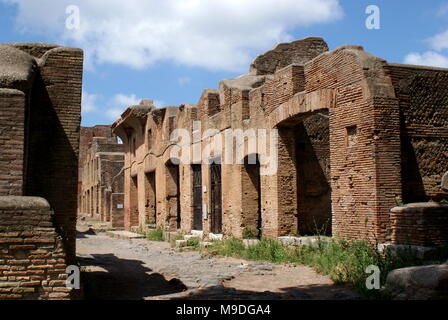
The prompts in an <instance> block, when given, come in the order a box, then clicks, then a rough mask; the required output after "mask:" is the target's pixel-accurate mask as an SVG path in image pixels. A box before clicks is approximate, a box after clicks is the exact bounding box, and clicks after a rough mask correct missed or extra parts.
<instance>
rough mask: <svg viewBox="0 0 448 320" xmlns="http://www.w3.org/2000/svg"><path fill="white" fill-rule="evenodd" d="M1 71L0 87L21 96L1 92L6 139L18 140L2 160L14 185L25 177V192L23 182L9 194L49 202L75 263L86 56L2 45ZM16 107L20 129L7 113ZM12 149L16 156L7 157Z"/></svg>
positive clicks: (77, 51) (40, 46) (11, 142)
mask: <svg viewBox="0 0 448 320" xmlns="http://www.w3.org/2000/svg"><path fill="white" fill-rule="evenodd" d="M0 65H1V69H2V71H4V72H1V73H0V87H5V88H14V89H17V90H20V91H22V92H23V96H22V98H20V97H19V96H20V95H18V94H14V95H11V92H9V93H7V94H6V96H5V92H4V91H3V90H2V96H1V99H0V103H1V104H2V105H4V107H5V108H2V112H3V111H4V112H5V114H4V116H5V117H4V118H3V119H4V120H5V123H4V128H1V129H3V130H5V132H4V134H5V135H4V136H7V135H9V134H14V135H15V138H14V139H11V140H8V142H6V141H5V142H4V143H5V144H8V145H9V146H5V147H4V148H2V149H3V152H5V157H2V158H4V159H9V160H8V161H9V164H13V166H12V167H10V168H9V169H8V167H7V166H4V167H2V169H4V173H5V174H10V177H13V178H14V179H17V177H18V176H19V174H18V173H19V172H21V173H20V175H21V176H22V178H21V179H22V180H23V181H22V186H21V187H19V184H20V183H19V182H17V183H16V182H13V183H11V185H10V186H12V187H13V188H14V190H11V191H12V192H9V193H7V194H15V195H29V196H40V197H44V198H45V199H47V200H48V201H49V202H50V205H51V207H52V209H54V212H55V224H56V225H57V227H58V228H59V229H60V230H59V231H60V232H61V234H62V237H63V240H64V242H65V244H66V249H67V255H68V256H69V257H70V258H74V254H75V224H76V208H77V191H78V190H77V175H78V149H79V126H80V113H81V86H82V69H83V52H82V50H80V49H75V48H65V47H59V46H56V45H49V44H34V43H15V44H1V45H0ZM13 96H14V97H13ZM20 99H22V100H23V102H22V108H21V110H19V109H18V106H19V104H20V103H19V100H20ZM13 107H16V108H17V110H16V111H17V112H16V116H15V118H14V121H15V122H16V124H15V125H14V126H11V124H12V119H11V114H10V113H8V112H9V111H8V109H10V110H12V109H11V108H13ZM8 117H9V120H8ZM18 121H20V122H21V124H19V123H18ZM19 140H21V141H19ZM11 146H14V148H15V151H14V152H9V153H8V152H7V149H8V148H10V147H11ZM21 146H22V147H21ZM13 158H14V159H13ZM11 169H14V170H15V171H11ZM2 175H3V171H2ZM3 194H4V193H3Z"/></svg>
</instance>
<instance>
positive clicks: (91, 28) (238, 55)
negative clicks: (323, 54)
mask: <svg viewBox="0 0 448 320" xmlns="http://www.w3.org/2000/svg"><path fill="white" fill-rule="evenodd" d="M0 1H3V2H8V3H14V4H17V5H18V15H17V17H16V23H17V25H18V27H19V28H21V29H23V30H26V31H30V32H45V33H46V34H49V33H51V34H52V35H55V36H58V37H60V38H61V39H64V40H65V41H67V42H68V43H70V44H73V45H77V46H80V47H82V48H83V49H84V50H85V51H86V57H87V58H88V61H87V64H88V65H91V64H92V61H93V65H94V64H97V63H118V64H123V65H127V66H131V67H134V68H145V67H147V66H149V65H151V64H153V63H154V62H156V61H159V60H170V61H174V62H176V63H180V64H184V65H189V66H199V67H204V68H208V69H214V70H217V69H220V70H228V71H241V70H242V69H245V68H247V66H248V64H249V62H250V60H251V58H253V56H254V54H257V53H259V52H262V51H263V50H266V49H269V48H271V47H272V46H273V45H274V44H275V43H278V42H281V41H288V40H291V39H292V38H291V35H290V33H289V32H290V30H292V29H293V28H297V27H303V26H309V25H312V24H317V23H325V22H329V21H334V20H337V19H339V18H341V17H342V15H343V13H342V9H341V6H340V4H339V0H279V1H273V0H244V1H241V0H164V1H160V0H127V1H122V0H95V1H92V0H77V1H76V2H73V0H39V1H35V0H0ZM74 3H75V4H76V5H77V6H79V9H80V18H81V20H80V22H81V27H80V29H79V30H67V29H66V28H65V20H66V18H67V16H66V14H65V8H66V7H67V6H68V5H71V4H74ZM49 8H51V14H49V13H48V10H49ZM58 12H59V14H58ZM90 60H92V61H90Z"/></svg>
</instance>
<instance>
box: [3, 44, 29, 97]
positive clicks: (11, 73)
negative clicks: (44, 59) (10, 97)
mask: <svg viewBox="0 0 448 320" xmlns="http://www.w3.org/2000/svg"><path fill="white" fill-rule="evenodd" d="M36 69H37V63H36V60H35V59H34V58H33V57H32V56H30V55H29V54H27V53H25V52H23V51H21V50H19V49H16V48H14V47H11V46H8V45H0V87H2V88H17V89H22V88H28V87H29V86H30V84H29V82H30V81H31V79H32V78H33V75H34V72H35V71H36Z"/></svg>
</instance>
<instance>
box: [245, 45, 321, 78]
mask: <svg viewBox="0 0 448 320" xmlns="http://www.w3.org/2000/svg"><path fill="white" fill-rule="evenodd" d="M326 51H328V45H327V43H326V42H325V41H324V39H322V38H319V37H308V38H304V39H301V40H296V41H293V42H290V43H281V44H279V45H277V46H276V47H275V48H274V49H272V50H270V51H268V52H266V53H264V54H262V55H260V56H258V57H256V58H255V60H254V61H253V62H252V64H251V65H250V70H249V74H251V75H265V74H273V73H275V72H276V71H277V70H279V69H282V68H284V67H286V66H288V65H290V64H301V65H303V64H305V63H306V62H308V61H310V60H311V59H313V58H315V57H317V56H318V55H320V54H321V53H324V52H326Z"/></svg>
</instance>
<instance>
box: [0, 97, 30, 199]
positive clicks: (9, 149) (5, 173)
mask: <svg viewBox="0 0 448 320" xmlns="http://www.w3.org/2000/svg"><path fill="white" fill-rule="evenodd" d="M0 110H1V113H0V195H22V193H23V170H24V154H25V152H24V147H25V146H24V140H25V138H24V136H25V132H24V131H25V94H24V93H23V92H22V91H18V90H14V89H0Z"/></svg>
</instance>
